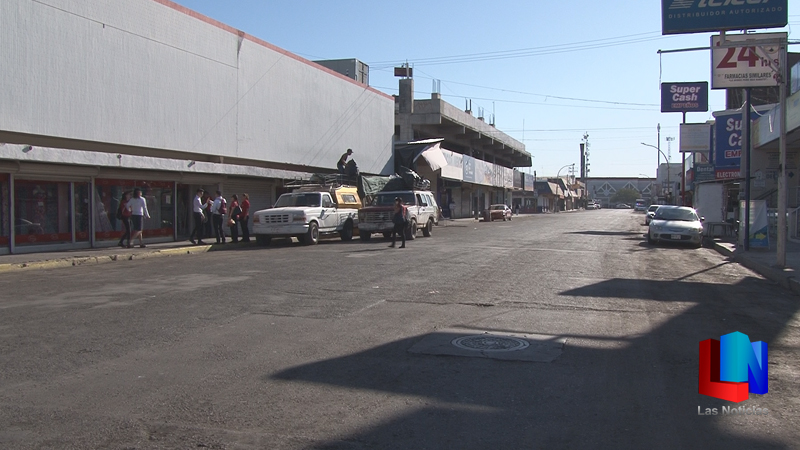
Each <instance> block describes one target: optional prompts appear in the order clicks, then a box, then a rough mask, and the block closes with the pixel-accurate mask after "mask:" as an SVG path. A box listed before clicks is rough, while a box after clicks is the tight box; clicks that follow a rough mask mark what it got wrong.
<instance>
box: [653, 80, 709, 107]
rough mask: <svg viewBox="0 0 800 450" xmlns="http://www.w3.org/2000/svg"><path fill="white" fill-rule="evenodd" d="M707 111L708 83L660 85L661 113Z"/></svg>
mask: <svg viewBox="0 0 800 450" xmlns="http://www.w3.org/2000/svg"><path fill="white" fill-rule="evenodd" d="M705 111H708V82H705V81H699V82H695V83H661V112H705Z"/></svg>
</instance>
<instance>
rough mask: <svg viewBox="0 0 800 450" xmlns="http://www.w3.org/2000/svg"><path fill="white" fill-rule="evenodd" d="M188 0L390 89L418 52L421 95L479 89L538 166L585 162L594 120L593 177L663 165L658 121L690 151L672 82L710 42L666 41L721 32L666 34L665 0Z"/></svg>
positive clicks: (692, 67)
mask: <svg viewBox="0 0 800 450" xmlns="http://www.w3.org/2000/svg"><path fill="white" fill-rule="evenodd" d="M177 3H179V4H181V5H183V6H185V7H187V8H189V9H192V10H195V11H197V12H199V13H201V14H204V15H206V16H209V17H211V18H213V19H216V20H218V21H220V22H223V23H225V24H227V25H230V26H232V27H234V28H237V29H239V30H242V31H244V32H246V33H248V34H251V35H253V36H256V37H259V38H261V39H263V40H265V41H267V42H270V43H271V44H273V45H276V46H278V47H281V48H283V49H286V50H288V51H291V52H293V53H295V54H298V55H300V56H302V57H304V58H308V59H311V60H317V59H340V58H357V59H359V60H361V61H363V62H365V63H367V64H368V65H369V66H370V84H371V85H372V86H373V87H375V88H377V89H379V90H381V91H383V92H386V93H388V94H396V93H397V79H396V78H394V76H393V71H392V67H394V65H397V64H400V63H402V62H404V61H408V62H409V63H410V64H412V65H413V66H414V79H415V91H416V93H415V98H418V99H419V98H430V94H431V91H432V84H433V83H432V80H433V79H437V80H441V93H442V97H443V99H444V100H445V101H447V102H449V103H451V104H453V105H456V106H460V107H462V108H463V107H464V106H465V99H472V109H473V111H475V112H477V110H478V108H483V109H484V110H485V115H486V117H487V120H488V118H489V117H490V116H491V114H492V113H494V117H495V125H496V127H497V128H498V129H499V130H501V131H503V132H505V133H507V134H509V135H510V136H512V137H514V138H516V139H518V140H520V141H522V142H523V143H524V144H525V146H526V149H527V150H528V152H530V153H531V154H532V155H533V157H534V158H533V168H532V169H533V170H536V171H537V174H538V175H540V176H541V175H555V174H556V172H557V171H558V170H559V168H561V167H562V166H564V165H567V164H571V163H575V164H576V167H577V165H578V163H579V150H578V148H579V144H580V142H581V139H582V137H583V134H584V132H588V134H589V142H590V145H591V156H590V158H589V159H590V166H591V173H590V176H595V177H601V176H630V177H636V176H644V175H646V176H655V172H656V164H657V160H656V150H655V149H652V148H649V147H645V146H643V145H641V144H640V143H641V142H645V143H648V144H651V145H656V143H657V137H656V125H657V124H658V123H661V129H662V132H661V147H662V150H663V151H664V153H667V149H668V143H667V140H666V137H674V138H676V141H675V142H672V143H671V145H672V153H671V155H672V159H671V161H672V162H680V154H679V153H678V151H677V148H678V145H677V144H678V142H677V138H678V125H679V124H680V122H681V114H679V113H661V112H660V92H659V86H660V82H661V81H665V82H666V81H669V82H678V81H708V80H709V79H710V76H711V75H710V73H711V68H710V62H709V61H710V55H709V52H708V51H696V52H686V53H672V54H664V55H663V56H659V55H658V54H657V51H658V50H659V49H662V50H668V49H680V48H691V47H704V46H708V45H709V42H710V36H711V34H709V33H698V34H688V35H677V36H662V35H661V6H660V5H661V4H660V2H659V1H657V0H650V1H646V2H645V1H630V0H628V1H621V0H606V1H591V0H564V1H544V0H536V1H503V0H499V1H495V2H486V1H481V2H478V1H472V0H461V1H453V0H436V1H424V2H423V1H419V0H407V1H404V2H384V1H363V0H361V1H349V2H342V1H323V0H294V1H283V2H280V1H274V0H228V1H225V2H221V1H219V0H177ZM796 4H797V0H790V1H789V22H790V26H789V27H787V28H786V29H785V30H783V31H789V32H790V35H789V38H790V39H792V37H793V36H792V35H791V26H792V25H798V26H800V15H796V14H795V15H793V14H792V13H793V12H794V11H795V9H794V6H795V5H796ZM759 31H781V30H780V29H771V30H759ZM793 50H795V51H796V49H793ZM465 55H469V56H465ZM567 98H569V99H574V100H568V99H567ZM724 108H725V101H724V95H723V92H722V91H712V92H711V94H710V99H709V109H710V111H709V112H708V113H689V114H688V115H687V122H704V121H706V120H708V119H711V118H712V116H711V111H715V110H722V109H724ZM662 162H663V161H662ZM564 172H566V171H562V174H563V173H564Z"/></svg>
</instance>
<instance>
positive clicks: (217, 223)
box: [211, 191, 228, 244]
mask: <svg viewBox="0 0 800 450" xmlns="http://www.w3.org/2000/svg"><path fill="white" fill-rule="evenodd" d="M227 213H228V202H226V201H225V197H223V196H222V191H217V196H216V198H215V199H214V204H213V205H211V217H212V218H213V219H214V237H216V238H217V244H219V243H220V242H222V243H223V244H224V243H225V229H224V228H222V223H223V219H224V218H225V214H227Z"/></svg>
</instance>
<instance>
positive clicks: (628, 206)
mask: <svg viewBox="0 0 800 450" xmlns="http://www.w3.org/2000/svg"><path fill="white" fill-rule="evenodd" d="M617 209H631V205H628V204H627V203H617Z"/></svg>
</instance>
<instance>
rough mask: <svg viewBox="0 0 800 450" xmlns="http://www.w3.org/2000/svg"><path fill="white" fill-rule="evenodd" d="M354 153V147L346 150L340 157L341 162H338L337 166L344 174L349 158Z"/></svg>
mask: <svg viewBox="0 0 800 450" xmlns="http://www.w3.org/2000/svg"><path fill="white" fill-rule="evenodd" d="M352 154H353V149H352V148H348V149H347V151H346V152H344V153H343V154H342V157H341V158H339V162H338V163H336V168H337V169H339V173H340V174H342V175H344V173H345V167H346V166H347V158H348V157H350V155H352Z"/></svg>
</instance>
